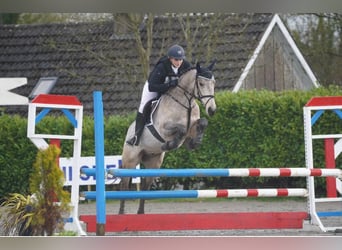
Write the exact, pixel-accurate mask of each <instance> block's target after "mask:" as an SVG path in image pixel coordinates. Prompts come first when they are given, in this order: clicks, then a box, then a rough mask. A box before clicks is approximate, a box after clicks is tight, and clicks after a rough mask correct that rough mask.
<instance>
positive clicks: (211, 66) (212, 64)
mask: <svg viewBox="0 0 342 250" xmlns="http://www.w3.org/2000/svg"><path fill="white" fill-rule="evenodd" d="M215 63H216V59H214V61H213V62H212V63H211V64H210V65H209V67H208V69H209V70H210V71H212V70H213V68H214V65H215Z"/></svg>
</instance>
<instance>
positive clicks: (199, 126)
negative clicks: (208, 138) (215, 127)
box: [184, 118, 208, 150]
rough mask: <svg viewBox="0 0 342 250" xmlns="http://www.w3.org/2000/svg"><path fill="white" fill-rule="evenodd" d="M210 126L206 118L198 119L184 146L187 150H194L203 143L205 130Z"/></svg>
mask: <svg viewBox="0 0 342 250" xmlns="http://www.w3.org/2000/svg"><path fill="white" fill-rule="evenodd" d="M207 126H208V121H207V119H205V118H201V119H198V120H197V121H196V122H195V123H194V124H193V125H192V127H191V128H190V133H189V137H188V138H187V139H186V140H185V142H184V144H185V146H186V147H187V149H189V150H192V149H195V148H197V147H198V146H199V145H200V144H201V143H202V139H203V135H204V130H205V129H206V127H207Z"/></svg>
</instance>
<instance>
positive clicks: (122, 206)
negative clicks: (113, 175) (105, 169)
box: [119, 177, 130, 214]
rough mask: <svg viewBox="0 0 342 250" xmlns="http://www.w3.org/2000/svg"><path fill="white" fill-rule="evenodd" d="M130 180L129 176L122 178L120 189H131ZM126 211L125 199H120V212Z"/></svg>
mask: <svg viewBox="0 0 342 250" xmlns="http://www.w3.org/2000/svg"><path fill="white" fill-rule="evenodd" d="M129 182H130V178H129V177H125V178H121V182H120V191H127V190H128V189H129ZM124 213H125V200H120V208H119V214H124Z"/></svg>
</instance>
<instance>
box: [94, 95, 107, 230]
mask: <svg viewBox="0 0 342 250" xmlns="http://www.w3.org/2000/svg"><path fill="white" fill-rule="evenodd" d="M93 98H94V132H95V162H96V235H99V236H104V235H105V224H106V195H105V181H104V180H105V168H104V129H103V127H104V124H103V103H102V93H101V92H100V91H95V92H94V93H93Z"/></svg>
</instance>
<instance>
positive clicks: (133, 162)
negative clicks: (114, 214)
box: [119, 144, 141, 214]
mask: <svg viewBox="0 0 342 250" xmlns="http://www.w3.org/2000/svg"><path fill="white" fill-rule="evenodd" d="M140 159H141V154H140V153H138V151H136V149H135V147H130V146H126V144H125V145H124V148H123V152H122V166H121V168H125V169H132V168H135V167H136V166H137V165H138V164H139V162H140ZM130 179H131V178H129V177H122V178H121V182H120V190H121V191H125V190H128V189H129V183H130ZM124 213H125V200H120V208H119V214H124Z"/></svg>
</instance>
